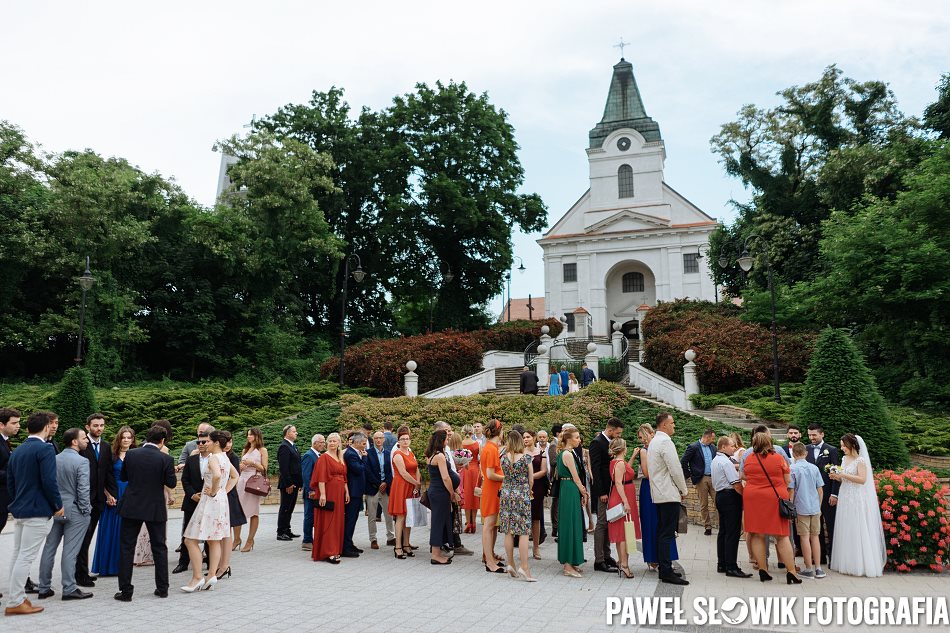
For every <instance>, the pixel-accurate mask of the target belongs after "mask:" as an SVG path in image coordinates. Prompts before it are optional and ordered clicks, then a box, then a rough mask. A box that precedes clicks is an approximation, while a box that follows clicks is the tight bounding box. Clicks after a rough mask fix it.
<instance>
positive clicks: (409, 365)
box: [406, 360, 419, 371]
mask: <svg viewBox="0 0 950 633" xmlns="http://www.w3.org/2000/svg"><path fill="white" fill-rule="evenodd" d="M418 366H419V365H417V364H416V361H414V360H411V361H409V362H408V363H406V369H408V370H409V371H416V367H418Z"/></svg>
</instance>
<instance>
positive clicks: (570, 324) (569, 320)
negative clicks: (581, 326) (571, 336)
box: [564, 313, 574, 332]
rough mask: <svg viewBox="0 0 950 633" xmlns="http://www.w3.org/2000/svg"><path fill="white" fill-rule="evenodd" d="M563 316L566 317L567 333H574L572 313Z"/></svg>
mask: <svg viewBox="0 0 950 633" xmlns="http://www.w3.org/2000/svg"><path fill="white" fill-rule="evenodd" d="M564 316H565V317H567V331H568V332H573V331H574V314H573V313H572V314H565V315H564Z"/></svg>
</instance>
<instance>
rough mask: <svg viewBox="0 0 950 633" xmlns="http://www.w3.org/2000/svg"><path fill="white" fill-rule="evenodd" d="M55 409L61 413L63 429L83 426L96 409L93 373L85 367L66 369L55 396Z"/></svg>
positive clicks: (60, 425) (60, 426)
mask: <svg viewBox="0 0 950 633" xmlns="http://www.w3.org/2000/svg"><path fill="white" fill-rule="evenodd" d="M53 411H55V412H56V413H58V414H59V428H60V430H61V431H65V430H66V429H69V428H72V427H78V428H83V426H85V424H86V417H87V416H88V415H89V414H90V413H95V411H96V394H95V392H94V391H93V390H92V374H91V373H89V371H88V370H87V369H85V368H83V367H73V368H71V369H67V370H66V374H65V375H64V376H63V380H62V381H61V382H60V383H59V385H58V386H57V387H56V395H55V396H53Z"/></svg>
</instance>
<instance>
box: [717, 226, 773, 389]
mask: <svg viewBox="0 0 950 633" xmlns="http://www.w3.org/2000/svg"><path fill="white" fill-rule="evenodd" d="M758 239H759V236H758V235H755V234H753V235H750V236H749V237H748V238H747V239H746V241H745V245H744V246H743V247H742V256H741V257H739V259H738V264H739V268H741V269H742V271H743V272H746V273H747V272H749V271H750V270H752V266H753V264H754V263H755V258H754V257H752V256H751V255H750V254H749V242H750V241H752V240H758ZM763 254H764V255H765V271H766V276H767V279H768V284H769V298H770V300H771V304H772V306H771V307H772V327H771V330H772V377H773V380H774V382H775V396H774V397H775V401H776V402H781V401H782V390H781V387H780V386H779V379H778V375H779V358H778V329H777V326H776V325H775V284H774V283H773V281H772V263H771V261H770V260H769V252H768V249H766V250H764V251H763ZM721 263H722V262H721V261H720V264H721Z"/></svg>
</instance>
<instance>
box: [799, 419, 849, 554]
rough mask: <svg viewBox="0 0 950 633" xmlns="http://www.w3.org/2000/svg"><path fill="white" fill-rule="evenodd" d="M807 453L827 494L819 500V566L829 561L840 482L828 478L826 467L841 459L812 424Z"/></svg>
mask: <svg viewBox="0 0 950 633" xmlns="http://www.w3.org/2000/svg"><path fill="white" fill-rule="evenodd" d="M808 440H809V441H810V442H811V444H809V445H808V453H807V455H806V456H805V459H806V460H808V462H809V463H811V464H814V465H815V466H817V467H818V470H819V472H821V479H822V481H824V490H827V491H828V492H829V494H826V495H822V499H821V519H822V520H821V523H820V528H821V531H820V532H819V534H818V540H819V541H820V542H821V564H823V565H824V564H825V563H826V562H827V561H829V560H831V547H832V541H833V539H834V535H835V513H836V512H837V507H836V506H837V504H838V488H839V487H840V486H841V482H840V481H834V480H833V479H831V477H829V476H828V471H827V470H826V466H831V465H834V466H840V465H841V457H840V456H839V454H838V447H837V446H832V445H831V444H828V443H827V442H825V431H824V429H822V428H821V425H820V424H817V423H812V424H809V425H808Z"/></svg>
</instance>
